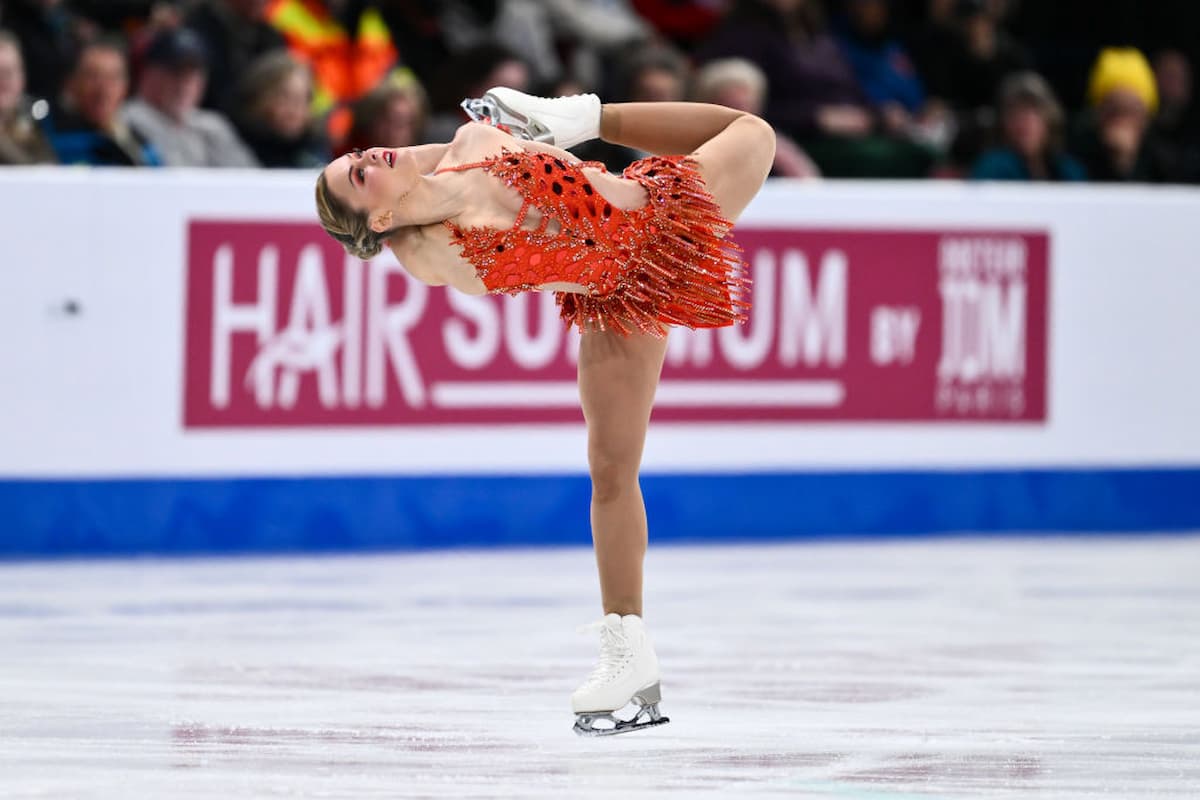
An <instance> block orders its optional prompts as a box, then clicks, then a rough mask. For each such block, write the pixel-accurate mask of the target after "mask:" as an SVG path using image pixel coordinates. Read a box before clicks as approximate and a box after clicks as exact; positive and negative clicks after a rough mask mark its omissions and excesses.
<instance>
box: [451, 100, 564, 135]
mask: <svg viewBox="0 0 1200 800" xmlns="http://www.w3.org/2000/svg"><path fill="white" fill-rule="evenodd" d="M460 105H461V107H462V109H463V111H465V112H467V116H469V117H470V118H471V119H472V120H474V121H475V122H483V123H485V124H488V125H492V126H493V127H497V128H501V129H502V130H505V131H507V132H508V133H510V134H512V135H513V136H515V137H516V138H518V139H528V140H529V141H533V142H544V143H546V144H554V134H552V133H551V132H550V129H549V128H547V127H546V126H545V125H543V124H542V123H540V122H538V121H537V120H532V119H529V118H528V117H526V116H525V115H524V114H520V113H518V112H517V111H515V110H513V109H512V108H510V107H509V106H508V105H506V104H505V103H504V102H503V101H501V100H500V98H498V97H496V96H495V95H494V94H492V93H491V92H488V93H487V94H485V95H484V96H483V97H480V98H475V99H467V100H463V101H462V103H461V104H460Z"/></svg>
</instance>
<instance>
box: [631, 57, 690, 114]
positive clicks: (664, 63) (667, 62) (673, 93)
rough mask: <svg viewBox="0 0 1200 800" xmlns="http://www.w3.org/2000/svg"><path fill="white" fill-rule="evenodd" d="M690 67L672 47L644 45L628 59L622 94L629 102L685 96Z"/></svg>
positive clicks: (665, 100) (670, 99)
mask: <svg viewBox="0 0 1200 800" xmlns="http://www.w3.org/2000/svg"><path fill="white" fill-rule="evenodd" d="M690 71H691V67H690V65H689V64H688V61H687V59H686V58H684V57H683V55H682V54H680V53H679V51H677V50H675V48H673V47H669V46H667V45H661V44H660V45H652V46H650V47H646V48H642V49H640V50H638V51H637V52H636V53H634V54H633V55H632V56H630V58H629V59H628V60H627V61H626V62H625V80H624V90H623V91H622V92H620V95H621V98H622V99H623V100H624V101H625V102H630V103H663V102H670V101H678V100H683V99H685V98H686V97H687V86H688V79H689V77H690Z"/></svg>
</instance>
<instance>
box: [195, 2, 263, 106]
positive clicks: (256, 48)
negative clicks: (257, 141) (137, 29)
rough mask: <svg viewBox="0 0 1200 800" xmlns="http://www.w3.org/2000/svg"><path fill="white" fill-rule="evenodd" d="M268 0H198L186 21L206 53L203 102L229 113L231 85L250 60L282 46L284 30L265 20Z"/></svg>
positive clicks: (246, 67)
mask: <svg viewBox="0 0 1200 800" xmlns="http://www.w3.org/2000/svg"><path fill="white" fill-rule="evenodd" d="M267 5H268V2H267V0H201V2H200V4H199V5H197V6H196V7H195V8H194V9H193V10H192V12H191V13H190V14H188V16H187V18H186V20H185V24H186V25H187V27H188V28H190V29H191V30H193V31H195V32H196V33H197V34H199V35H200V38H201V39H203V40H204V46H205V49H206V50H207V51H208V56H209V73H208V86H207V89H206V90H205V92H204V100H203V101H202V105H203V106H204V107H205V108H212V109H215V110H217V111H223V112H225V113H230V112H231V110H232V109H231V108H230V103H231V102H232V99H233V89H234V87H235V85H236V84H237V82H238V79H239V77H240V76H242V75H244V74H245V73H246V70H247V69H249V67H250V63H251V62H252V61H254V60H255V59H256V58H258V57H259V56H261V55H263V54H265V53H269V52H271V51H273V50H283V49H285V48H286V47H287V42H286V40H285V39H284V38H283V34H281V33H279V31H277V30H275V29H274V28H272V27H271V25H270V24H269V23H268V22H267V21H266V11H267Z"/></svg>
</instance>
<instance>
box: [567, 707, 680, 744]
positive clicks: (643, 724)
mask: <svg viewBox="0 0 1200 800" xmlns="http://www.w3.org/2000/svg"><path fill="white" fill-rule="evenodd" d="M670 721H671V718H670V717H664V716H662V715H661V714H659V712H658V706H657V705H646V706H640V707H639V708H638V711H637V713H636V714H634V715H633V717H632V718H631V719H617V718H616V717H615V716H613V715H612V714H604V713H601V714H576V715H575V727H574V729H573V730H574V731H575V733H577V734H578V735H580V736H616V735H617V734H618V733H631V732H633V731H638V730H641V729H642V728H653V727H656V726H658V725H666V724H667V723H668V722H670ZM597 722H599V723H602V724H603V726H602V727H596V723H597ZM610 726H611V727H610Z"/></svg>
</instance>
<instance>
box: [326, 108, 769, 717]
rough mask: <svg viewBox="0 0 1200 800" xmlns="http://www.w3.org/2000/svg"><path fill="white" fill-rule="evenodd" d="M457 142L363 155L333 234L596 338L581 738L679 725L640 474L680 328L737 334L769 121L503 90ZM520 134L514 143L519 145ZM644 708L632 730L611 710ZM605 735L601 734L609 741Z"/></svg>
mask: <svg viewBox="0 0 1200 800" xmlns="http://www.w3.org/2000/svg"><path fill="white" fill-rule="evenodd" d="M463 107H464V108H466V109H467V111H468V113H470V114H471V115H472V117H473V118H475V119H477V120H478V119H486V120H487V123H488V124H481V123H478V122H475V123H468V124H466V125H464V126H463V127H461V128H459V129H458V131H457V133H456V134H455V136H454V140H453V141H451V142H450V143H448V144H431V145H420V146H416V147H407V148H399V149H386V148H372V149H370V150H366V151H355V152H353V153H349V154H347V155H345V156H342V157H341V158H338V159H337V160H335V161H333V162H332V163H331V164H330V165H329V166H328V167H327V168H326V169H325V171H324V172H323V173H322V174H321V177H320V178H319V179H318V181H317V189H316V197H317V210H318V213H319V216H320V218H321V223H322V225H323V226H324V227H325V230H326V231H327V232H328V233H329V234H330V235H331V236H333V237H334V238H335V239H337V240H338V241H339V242H341V243H342V244H343V245H344V246H345V248H346V250H347V251H348V252H349V253H350V254H352V255H355V256H358V257H360V258H363V259H369V258H372V257H373V256H375V255H376V254H377V253H378V252H379V251H380V250H381V249H382V248H383V247H384V246H388V247H390V248H391V249H392V251H393V252H394V253H395V254H396V257H397V258H398V259H399V260H400V263H401V264H402V265H403V267H404V268H405V269H406V270H407V271H408V272H409V273H410V274H412V275H413V277H415V278H416V279H418V280H420V281H423V282H425V283H428V284H430V285H434V286H441V285H447V286H451V287H454V288H455V289H458V290H460V291H463V292H467V293H468V294H484V293H487V292H493V293H500V292H502V293H516V292H522V291H554V292H556V293H558V301H559V305H560V307H561V311H562V316H563V318H564V319H565V320H566V321H567V322H568V324H574V325H577V326H578V327H579V329H580V331H581V333H582V338H581V343H580V349H579V392H580V396H581V400H582V405H583V413H584V418H585V419H586V422H587V432H588V465H589V472H590V474H591V480H592V502H591V523H592V538H593V542H594V544H595V549H596V561H597V565H598V567H599V572H600V589H601V598H602V602H603V606H604V612H605V617H604V619H603V620H602V621H601V622H600V623H599V626H598V627H599V628H600V634H601V648H600V663H599V665H598V666H597V667H596V668H595V669H594V670H593V671H592V673H591V675H590V676H589V677H588V679H587V680H586V681H585V682H584V683H583V685H582V686H580V687H579V689H578V690H576V691H575V693H574V694H573V695H572V696H571V706H572V709H573V710H574V711H575V714H576V723H575V730H576V732H577V733H580V734H584V735H598V734H609V733H619V732H624V731H627V730H634V729H637V728H640V727H647V726H650V725H656V724H661V723H663V722H666V721H667V719H666V718H665V717H662V716H660V714H659V711H658V702H659V700H660V696H661V694H660V688H659V669H658V659H657V657H656V656H655V653H654V648H653V645H652V644H651V642H650V639H649V637H648V636H647V634H646V629H645V626H644V624H643V622H642V562H643V558H644V556H645V552H646V541H647V532H646V511H645V506H644V504H643V501H642V496H641V490H640V488H639V486H638V468H639V464H640V462H641V457H642V447H643V443H644V441H645V438H646V428H647V425H648V424H649V418H650V408H651V404H652V402H653V399H654V392H655V388H656V387H657V385H658V379H659V373H660V371H661V369H662V364H663V357H664V355H665V353H666V332H667V327H668V326H670V325H686V326H689V327H719V326H723V325H729V324H732V323H734V322H736V321H739V320H741V319H742V318H743V311H744V310H745V307H746V305H745V302H744V300H743V298H742V289H743V288H744V278H743V277H742V275H741V261H740V256H739V252H738V250H737V248H736V247H735V246H734V245H732V244H731V243H729V242H726V241H724V236H725V234H726V233H727V232H728V230H729V228H730V227H731V226H732V224H733V223H732V220H734V219H736V218H737V216H738V215H739V214H740V213H741V212H742V210H743V209H744V208H745V207H746V205H747V204H748V203H749V202H750V200H751V198H753V197H754V195H755V194H756V193H757V192H758V190H759V188H760V187H761V186H762V184H763V181H764V180H765V178H766V176H767V172H768V171H769V170H770V168H771V163H772V160H773V158H774V152H775V136H774V132H773V131H772V130H771V128H770V126H769V125H767V124H766V123H765V122H763V121H762V120H760V119H759V118H757V117H754V116H751V115H749V114H746V113H743V112H740V111H735V110H733V109H728V108H724V107H721V106H713V105H703V104H696V103H622V104H606V105H603V106H601V104H600V101H599V99H598V98H597V97H596V96H595V95H575V96H572V97H560V98H541V97H531V96H529V95H525V94H522V93H520V92H517V91H514V90H512V89H504V88H497V89H492V90H491V91H489V92H488V93H487V94H485V95H484V97H483V98H481V99H478V100H468V101H465V102H464V103H463ZM597 136H599V137H601V138H603V139H605V140H606V141H609V142H613V143H615V144H621V145H625V146H627V147H632V148H636V149H639V150H643V151H648V152H651V153H659V154H676V153H686V154H688V155H684V156H680V155H673V156H666V157H659V156H651V157H649V158H645V159H641V160H640V161H636V162H634V163H633V164H632V165H630V166H629V168H627V169H626V170H625V172H624V173H623V174H622V176H619V177H618V176H616V175H612V174H609V173H607V172H606V171H605V170H604V167H603V166H602V165H598V164H591V163H584V162H580V161H579V160H578V159H576V158H574V157H573V156H572V155H571V154H569V153H567V152H566V151H565V149H563V148H567V147H572V146H574V145H576V144H579V143H580V142H583V141H587V140H589V139H592V138H595V137H597ZM517 137H519V138H517ZM631 701H632V702H633V703H634V704H635V705H636V706H637V711H636V713H635V714H634V715H633V717H631V718H629V719H625V720H622V719H618V718H617V717H615V716H614V712H616V711H617V710H619V709H622V708H623V707H624V706H626V705H627V704H629V703H630V702H631ZM597 723H598V724H597Z"/></svg>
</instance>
